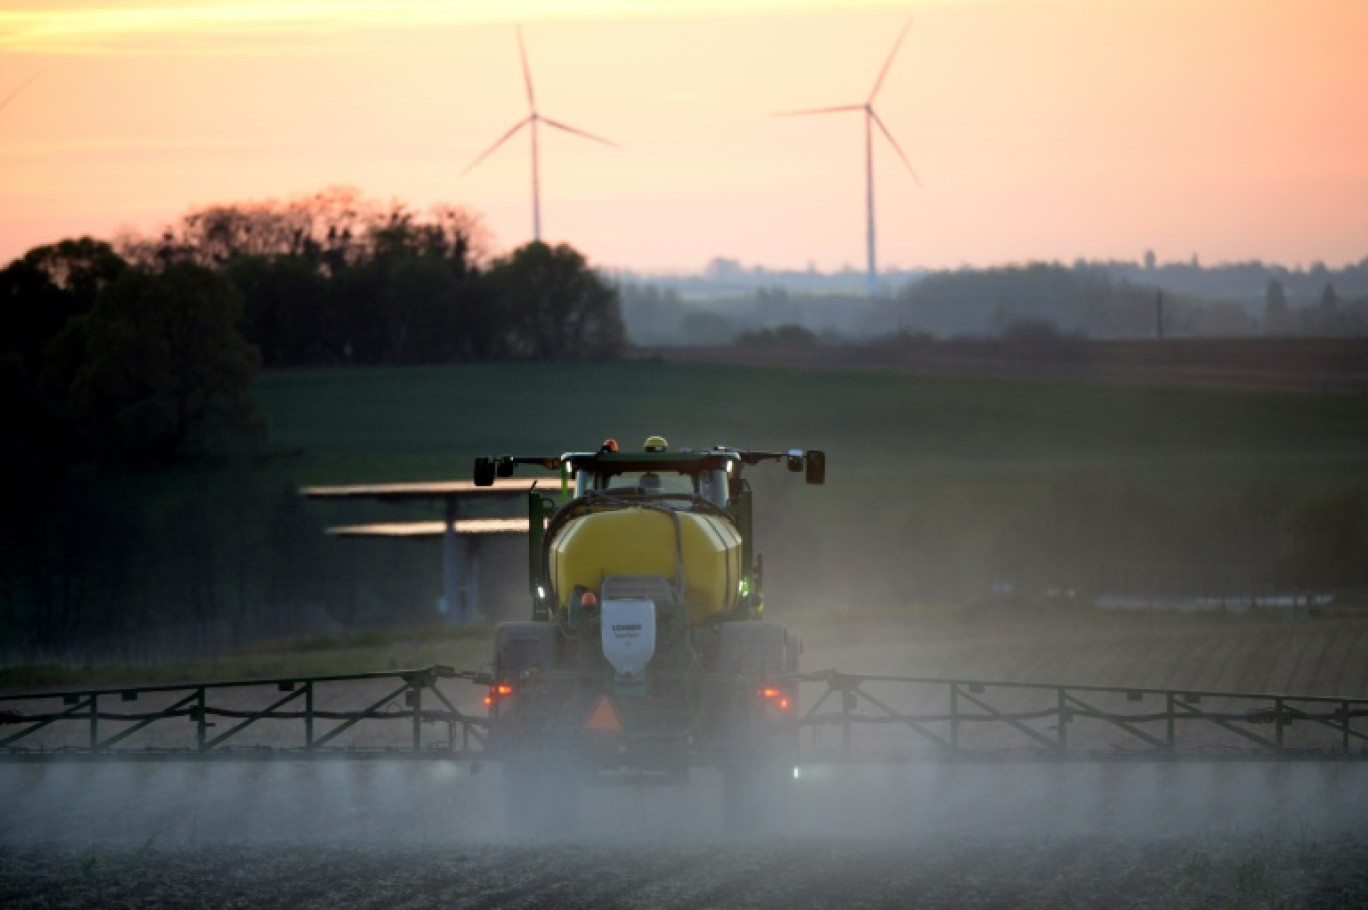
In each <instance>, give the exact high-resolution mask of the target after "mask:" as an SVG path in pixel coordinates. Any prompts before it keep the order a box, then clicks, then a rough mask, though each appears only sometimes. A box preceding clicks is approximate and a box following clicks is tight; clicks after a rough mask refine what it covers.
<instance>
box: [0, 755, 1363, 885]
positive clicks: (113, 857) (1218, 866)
mask: <svg viewBox="0 0 1368 910" xmlns="http://www.w3.org/2000/svg"><path fill="white" fill-rule="evenodd" d="M500 783H501V781H500V779H499V772H498V769H497V767H486V768H484V769H483V770H481V771H480V772H479V773H471V772H470V770H469V769H468V768H466V767H465V766H450V765H443V764H431V765H430V764H427V763H420V764H417V765H415V764H412V763H403V762H399V763H394V762H389V763H386V762H381V763H362V764H361V765H354V764H347V765H342V764H340V763H325V764H298V763H278V764H266V765H249V764H240V765H214V766H184V765H181V766H142V765H139V766H132V765H102V766H98V767H84V766H76V765H61V766H52V767H39V766H0V807H3V808H2V809H0V811H2V812H3V815H0V907H5V908H21V907H35V908H36V907H44V908H46V907H182V906H184V907H197V906H205V907H290V908H307V907H329V908H332V907H340V908H357V907H377V908H379V907H384V908H389V907H457V908H467V907H471V908H473V907H481V908H483V907H489V908H493V907H529V908H530V907H558V908H590V907H593V908H614V907H632V908H707V907H718V908H766V910H768V908H775V910H779V908H783V910H801V908H818V907H840V908H860V907H890V908H892V907H957V908H958V907H970V908H974V907H1002V908H1021V907H1041V908H1067V907H1109V908H1114V907H1155V908H1189V907H1191V908H1263V907H1266V908H1300V907H1305V908H1351V907H1354V908H1357V907H1363V906H1368V826H1365V824H1364V822H1363V819H1364V818H1365V817H1368V815H1366V814H1365V813H1366V812H1368V767H1363V766H1359V765H1347V764H1331V765H1319V764H1316V765H1304V764H1296V765H1277V764H1269V763H1219V762H1217V763H1196V764H1182V765H1162V764H1159V765H1156V764H1126V765H1088V764H1081V765H1067V766H1056V765H1025V766H1022V765H974V766H950V765H942V764H938V763H922V764H912V765H906V766H866V767H859V768H852V767H805V768H804V769H803V771H802V776H801V779H800V780H798V781H796V783H795V790H794V791H793V794H792V796H793V798H792V800H791V803H790V811H789V812H788V814H787V817H786V818H784V819H783V820H782V822H781V823H780V824H779V825H778V826H777V827H776V828H775V829H774V830H772V831H771V832H770V833H767V834H764V835H748V836H746V837H729V836H727V835H726V834H724V833H723V832H722V830H721V826H720V824H719V817H720V811H719V810H720V799H721V790H720V787H719V786H718V781H717V780H715V779H711V778H710V777H709V776H708V774H707V773H706V772H704V773H703V774H701V775H699V776H697V777H696V779H695V780H694V781H693V782H692V783H691V784H690V785H689V787H688V788H661V787H655V788H632V787H614V788H594V789H593V790H589V791H586V793H585V796H586V799H585V801H584V802H583V804H582V807H581V827H580V830H579V831H578V832H577V833H576V834H575V835H574V836H573V837H557V838H551V839H545V840H540V839H533V840H528V839H525V838H523V839H515V838H514V837H512V836H510V834H509V833H508V829H507V826H506V825H505V819H504V818H503V807H502V804H501V801H500V797H499V794H500V790H501V788H500Z"/></svg>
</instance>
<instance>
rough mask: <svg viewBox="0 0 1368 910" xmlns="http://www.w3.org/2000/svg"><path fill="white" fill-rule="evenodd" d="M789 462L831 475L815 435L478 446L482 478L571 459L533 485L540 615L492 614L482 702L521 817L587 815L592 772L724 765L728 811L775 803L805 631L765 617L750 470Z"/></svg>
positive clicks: (512, 807) (789, 743)
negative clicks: (547, 448) (770, 440)
mask: <svg viewBox="0 0 1368 910" xmlns="http://www.w3.org/2000/svg"><path fill="white" fill-rule="evenodd" d="M765 462H777V463H782V464H784V465H785V466H786V467H787V468H788V470H789V471H792V472H795V473H800V474H802V475H804V477H805V479H806V481H807V483H809V484H821V483H823V482H824V479H825V473H826V456H825V454H824V453H823V452H821V451H818V450H801V449H792V450H788V451H782V452H768V451H745V450H740V449H734V448H728V447H724V446H715V447H712V448H704V449H678V450H675V449H671V448H670V446H669V445H668V444H667V443H666V441H665V440H664V439H663V438H662V437H659V436H652V437H650V438H649V439H647V440H646V442H645V444H644V446H643V447H642V449H641V450H640V451H627V450H624V449H621V448H619V446H618V444H617V443H616V442H615V441H614V440H612V439H609V440H607V441H605V442H604V443H603V445H602V446H601V447H600V448H599V449H598V450H597V451H589V452H570V453H566V454H562V455H559V456H553V457H522V456H498V457H483V458H479V459H477V460H476V462H475V471H474V480H475V485H476V486H489V485H492V484H493V483H494V482H495V479H496V478H508V477H512V476H513V474H514V472H515V471H516V469H517V468H518V467H519V466H534V467H537V468H541V469H544V470H549V471H556V472H558V474H559V490H558V491H557V490H555V489H554V487H553V488H552V489H550V490H549V491H547V490H543V489H541V488H539V487H538V486H535V485H534V486H533V487H532V489H531V490H530V492H529V494H528V506H529V515H528V518H529V522H528V526H529V534H528V539H529V567H530V593H531V596H532V611H531V619H530V620H527V621H518V622H501V623H499V624H498V625H497V626H496V627H495V630H494V655H493V669H492V673H491V674H490V675H489V677H488V686H489V689H488V694H487V695H486V697H485V704H486V706H487V707H488V711H489V741H488V748H489V751H490V753H491V758H496V759H498V760H499V761H501V762H502V767H503V775H504V780H505V781H506V787H505V792H506V799H507V801H506V806H507V810H508V812H509V813H510V819H511V820H512V821H513V823H514V824H515V826H517V825H526V826H528V827H531V828H532V829H538V828H556V827H562V826H564V825H567V824H570V823H572V822H573V818H574V815H575V812H576V807H575V804H576V802H577V800H578V791H579V785H580V784H583V783H586V782H605V781H613V780H617V781H622V780H628V781H633V782H640V783H648V782H662V783H669V782H675V783H682V782H686V781H687V780H688V778H689V773H690V769H691V768H693V767H698V766H712V767H716V768H720V769H721V770H722V773H723V780H724V801H725V806H726V816H727V820H728V822H729V824H730V825H731V826H732V827H745V826H748V825H753V824H760V823H763V822H764V821H765V820H766V819H770V818H773V817H774V813H775V810H776V808H777V804H779V803H781V802H782V800H783V797H782V792H783V788H784V786H785V785H784V781H785V780H787V779H791V776H792V769H793V758H794V756H795V754H796V752H797V747H798V728H797V723H796V719H797V717H798V704H797V698H798V697H797V683H796V679H795V678H794V677H795V675H796V674H797V672H798V661H799V653H800V651H801V644H800V641H799V638H798V637H797V635H796V634H794V632H793V631H792V630H790V629H789V628H788V626H786V625H785V624H784V623H782V622H776V621H773V620H770V619H766V618H765V604H764V586H763V576H762V571H761V567H762V560H761V557H760V555H759V554H758V553H756V552H755V549H754V539H753V533H752V521H751V516H752V494H751V489H750V486H749V484H748V483H747V481H746V480H745V478H744V476H743V472H744V471H745V470H746V469H747V468H749V467H752V466H754V465H757V464H761V463H765Z"/></svg>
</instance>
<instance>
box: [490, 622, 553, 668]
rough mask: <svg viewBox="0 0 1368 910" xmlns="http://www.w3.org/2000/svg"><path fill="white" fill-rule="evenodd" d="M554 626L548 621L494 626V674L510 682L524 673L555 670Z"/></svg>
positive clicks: (505, 623)
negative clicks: (532, 670)
mask: <svg viewBox="0 0 1368 910" xmlns="http://www.w3.org/2000/svg"><path fill="white" fill-rule="evenodd" d="M557 637H558V636H557V632H556V627H555V626H554V625H552V624H551V623H549V622H501V623H499V624H498V625H497V626H495V627H494V674H495V676H497V677H498V678H499V679H512V678H514V677H516V676H517V675H518V674H519V673H521V672H523V671H524V670H530V669H532V668H534V667H539V668H541V669H543V670H554V669H555V668H556V643H557Z"/></svg>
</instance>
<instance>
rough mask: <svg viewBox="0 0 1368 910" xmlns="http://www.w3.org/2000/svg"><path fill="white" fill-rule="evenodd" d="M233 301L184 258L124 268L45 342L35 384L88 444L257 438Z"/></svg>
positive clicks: (133, 453) (175, 450) (117, 453)
mask: <svg viewBox="0 0 1368 910" xmlns="http://www.w3.org/2000/svg"><path fill="white" fill-rule="evenodd" d="M241 312H242V301H241V298H240V297H239V295H238V294H237V292H236V291H235V290H234V289H233V287H232V285H231V284H229V282H228V281H227V279H225V278H224V277H223V276H222V275H219V274H217V273H215V272H212V271H210V270H208V269H205V268H201V267H199V266H195V265H191V264H188V263H178V264H174V265H171V266H169V267H168V268H167V269H166V270H165V271H164V272H162V273H160V274H157V273H151V272H147V271H144V270H140V269H132V270H129V271H126V272H125V273H124V274H123V275H121V276H120V277H119V279H118V280H116V281H115V282H114V283H113V284H112V285H110V286H109V288H107V289H106V290H105V292H104V293H103V294H101V295H100V299H99V301H98V302H97V303H96V305H95V307H94V309H92V310H91V311H90V312H89V313H87V314H85V315H84V316H81V317H79V318H78V319H75V320H72V322H71V323H70V324H69V325H68V326H67V328H66V330H65V331H64V332H63V333H62V335H61V336H60V337H59V338H58V339H57V341H56V342H55V344H54V348H53V353H52V356H51V357H50V358H49V362H48V365H47V375H46V377H45V386H46V387H47V389H48V390H49V392H50V394H51V395H52V397H53V400H56V401H59V402H61V403H62V404H63V405H64V406H65V410H66V413H68V414H69V415H70V417H71V418H72V420H73V421H74V422H75V425H76V426H77V427H78V428H79V431H80V434H81V436H82V437H83V439H84V441H85V442H86V444H87V445H88V446H89V447H90V449H91V451H92V452H94V453H97V454H100V455H103V456H113V457H117V458H133V459H140V458H149V457H150V458H167V457H173V456H182V455H195V454H200V453H203V452H208V451H214V450H217V449H220V448H223V447H225V446H227V445H230V444H234V443H239V444H240V443H257V442H260V441H261V440H262V439H263V438H264V435H265V422H264V418H263V417H262V415H261V413H260V411H259V410H258V409H257V407H256V405H255V403H254V402H253V401H252V399H251V398H250V396H249V395H248V390H249V386H250V384H251V382H252V380H253V379H254V378H255V376H256V373H257V369H258V356H257V352H256V350H255V349H254V348H252V347H251V345H249V344H248V343H247V342H246V341H245V340H244V339H243V337H242V335H241V334H239V332H238V329H237V325H238V322H239V320H240V318H241Z"/></svg>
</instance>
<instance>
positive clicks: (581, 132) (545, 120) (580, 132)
mask: <svg viewBox="0 0 1368 910" xmlns="http://www.w3.org/2000/svg"><path fill="white" fill-rule="evenodd" d="M537 119H538V120H540V121H541V122H542V123H545V124H546V125H547V126H554V127H555V128H556V129H558V130H565V131H566V132H567V133H574V134H575V135H576V136H583V137H584V138H585V139H592V140H594V141H595V142H602V143H603V144H604V145H611V146H612V147H613V148H615V149H620V148H622V146H620V145H618V144H617V143H616V142H614V141H613V140H611V139H604V138H603V137H602V136H595V135H594V134H593V133H586V132H585V131H584V130H577V129H575V128H574V127H573V126H566V125H565V124H564V123H560V122H559V121H556V120H552V119H551V118H550V117H538V118H537Z"/></svg>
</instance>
